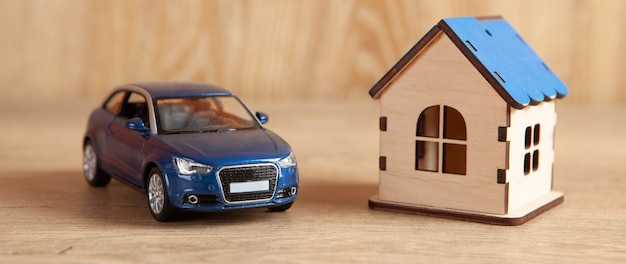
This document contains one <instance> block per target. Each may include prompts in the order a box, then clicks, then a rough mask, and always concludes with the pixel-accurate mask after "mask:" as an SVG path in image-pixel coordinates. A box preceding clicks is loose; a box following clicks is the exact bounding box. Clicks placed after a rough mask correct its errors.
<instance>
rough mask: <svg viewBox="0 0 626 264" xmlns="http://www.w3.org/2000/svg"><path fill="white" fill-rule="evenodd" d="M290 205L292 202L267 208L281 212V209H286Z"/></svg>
mask: <svg viewBox="0 0 626 264" xmlns="http://www.w3.org/2000/svg"><path fill="white" fill-rule="evenodd" d="M292 205H293V202H291V203H288V204H283V205H278V206H272V207H268V208H267V209H269V210H270V211H272V212H283V211H287V209H289V208H291V206H292Z"/></svg>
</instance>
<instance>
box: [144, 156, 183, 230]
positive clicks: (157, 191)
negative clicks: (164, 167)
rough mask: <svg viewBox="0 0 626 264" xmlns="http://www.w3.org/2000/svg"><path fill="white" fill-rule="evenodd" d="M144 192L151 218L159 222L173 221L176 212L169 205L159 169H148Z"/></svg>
mask: <svg viewBox="0 0 626 264" xmlns="http://www.w3.org/2000/svg"><path fill="white" fill-rule="evenodd" d="M146 191H147V194H148V208H149V209H150V213H151V214H152V217H153V218H154V219H155V220H157V221H161V222H165V221H170V220H172V219H174V217H175V216H176V213H177V210H176V208H175V207H173V206H172V205H171V204H170V199H169V197H168V195H167V188H166V187H165V180H164V178H163V174H162V173H161V171H160V170H159V169H157V168H152V169H150V172H149V173H148V182H147V187H146Z"/></svg>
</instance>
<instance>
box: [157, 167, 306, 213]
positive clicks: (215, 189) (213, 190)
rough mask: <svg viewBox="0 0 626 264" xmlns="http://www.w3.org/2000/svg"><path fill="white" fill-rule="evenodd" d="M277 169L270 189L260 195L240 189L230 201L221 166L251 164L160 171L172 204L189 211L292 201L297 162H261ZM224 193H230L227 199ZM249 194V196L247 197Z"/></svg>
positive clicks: (272, 205) (295, 183) (241, 178)
mask: <svg viewBox="0 0 626 264" xmlns="http://www.w3.org/2000/svg"><path fill="white" fill-rule="evenodd" d="M262 165H267V166H269V165H271V166H273V167H275V168H276V169H277V173H276V174H277V175H276V178H275V182H272V184H273V185H272V188H271V190H268V191H266V192H264V194H263V197H260V198H259V196H257V194H258V192H249V193H246V192H241V193H237V195H239V196H240V198H238V199H237V200H236V201H233V198H232V194H231V192H230V190H229V185H228V184H227V183H223V182H222V181H221V180H220V179H223V177H222V178H220V177H218V175H219V173H220V172H221V171H222V170H223V169H224V168H233V167H237V168H238V167H245V168H247V167H250V166H253V165H238V166H224V167H216V168H214V169H213V170H212V171H211V172H210V173H208V174H203V175H179V174H178V173H177V172H176V171H175V170H171V171H166V172H164V176H165V178H166V185H167V187H168V188H167V189H168V194H169V201H170V204H171V205H172V206H174V207H177V208H180V209H183V210H190V211H205V212H210V211H221V210H232V209H245V208H260V207H274V206H280V205H284V204H288V203H292V202H293V201H294V200H295V199H296V197H297V194H298V191H299V189H298V188H299V186H298V177H299V176H298V169H297V166H293V167H289V168H281V167H280V166H278V165H276V164H273V163H271V164H270V163H263V164H262ZM236 181H237V182H236V183H242V182H250V181H254V179H252V178H250V179H246V177H238V178H237V180H236ZM227 197H231V198H230V200H229V199H228V198H227ZM247 197H250V199H247Z"/></svg>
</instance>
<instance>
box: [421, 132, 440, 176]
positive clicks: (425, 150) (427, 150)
mask: <svg viewBox="0 0 626 264" xmlns="http://www.w3.org/2000/svg"><path fill="white" fill-rule="evenodd" d="M438 157H439V146H438V144H437V142H430V141H421V140H417V141H415V169H416V170H423V171H437V168H438V167H439V163H438V160H437V159H438Z"/></svg>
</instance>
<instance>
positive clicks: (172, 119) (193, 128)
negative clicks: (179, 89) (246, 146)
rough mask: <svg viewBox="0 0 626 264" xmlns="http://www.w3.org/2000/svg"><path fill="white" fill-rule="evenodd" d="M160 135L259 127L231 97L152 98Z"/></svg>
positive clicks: (234, 98) (240, 104)
mask: <svg viewBox="0 0 626 264" xmlns="http://www.w3.org/2000/svg"><path fill="white" fill-rule="evenodd" d="M155 106H156V107H155V109H156V116H157V120H158V122H157V127H158V133H159V134H181V133H203V132H222V131H235V130H244V129H256V128H260V126H259V124H258V123H257V121H256V119H255V118H254V116H252V114H250V112H249V111H248V109H247V108H246V107H245V106H243V104H242V103H241V102H240V101H239V99H237V98H236V97H234V96H206V97H185V98H169V99H157V100H155Z"/></svg>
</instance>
